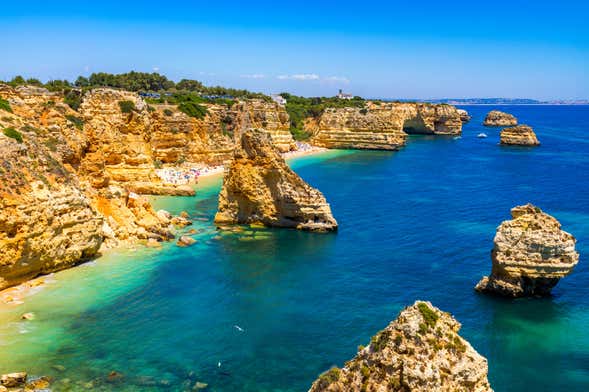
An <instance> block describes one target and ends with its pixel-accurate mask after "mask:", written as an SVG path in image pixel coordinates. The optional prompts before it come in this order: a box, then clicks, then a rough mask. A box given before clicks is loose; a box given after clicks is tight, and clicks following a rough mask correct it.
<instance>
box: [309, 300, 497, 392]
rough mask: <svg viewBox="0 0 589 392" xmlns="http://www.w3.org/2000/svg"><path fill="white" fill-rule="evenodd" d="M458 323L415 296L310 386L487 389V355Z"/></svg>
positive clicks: (315, 391) (314, 389)
mask: <svg viewBox="0 0 589 392" xmlns="http://www.w3.org/2000/svg"><path fill="white" fill-rule="evenodd" d="M459 330H460V323H459V322H458V321H456V320H455V319H454V318H453V317H452V316H451V315H450V314H449V313H446V312H442V311H441V310H440V309H438V308H436V307H434V306H433V305H432V304H431V303H429V302H423V301H417V302H415V303H414V304H413V305H412V306H409V307H407V308H405V309H404V310H403V311H401V313H400V314H399V316H398V317H397V319H396V320H394V321H393V322H391V323H390V324H389V325H388V326H387V327H386V328H385V329H383V330H382V331H380V332H379V333H378V334H376V335H375V336H373V337H372V339H371V340H370V344H369V345H368V346H367V347H364V348H363V347H361V348H360V349H359V351H358V354H357V355H356V356H355V357H354V358H353V359H352V360H351V361H348V362H346V366H345V367H344V368H342V369H339V368H337V367H333V368H331V369H330V370H328V371H327V372H325V373H323V374H322V375H321V376H319V378H318V379H317V380H316V381H315V382H314V383H313V385H312V386H311V389H310V392H320V391H333V392H335V391H393V392H396V391H399V392H400V391H412V392H421V391H423V392H426V391H428V392H430V391H453V392H458V391H464V392H466V391H469V392H470V391H476V392H489V391H492V389H491V386H490V385H489V381H488V379H487V372H488V366H487V360H486V359H485V358H484V357H483V356H481V355H480V354H479V353H477V352H476V351H475V349H474V348H473V347H472V346H471V345H470V344H469V343H468V342H467V341H466V340H464V339H463V338H462V337H461V336H460V335H458V331H459Z"/></svg>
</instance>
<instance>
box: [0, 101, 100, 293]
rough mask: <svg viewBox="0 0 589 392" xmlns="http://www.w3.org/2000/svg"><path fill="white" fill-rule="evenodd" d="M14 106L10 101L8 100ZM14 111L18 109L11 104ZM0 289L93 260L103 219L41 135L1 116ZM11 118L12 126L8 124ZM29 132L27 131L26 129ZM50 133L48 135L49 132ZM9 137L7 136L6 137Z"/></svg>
mask: <svg viewBox="0 0 589 392" xmlns="http://www.w3.org/2000/svg"><path fill="white" fill-rule="evenodd" d="M12 102H14V101H12ZM13 106H14V108H15V112H18V110H17V107H18V105H17V104H16V103H15V104H14V105H13ZM0 116H2V118H3V120H2V122H1V123H0V126H1V127H2V128H3V129H6V127H7V126H8V124H7V122H8V123H10V125H11V126H10V128H9V129H12V130H13V131H14V132H6V134H5V133H4V132H2V133H0V178H1V181H0V249H2V252H1V253H0V289H3V288H6V287H9V286H12V285H15V284H18V283H21V282H23V281H25V280H28V279H31V278H34V277H35V276H37V275H40V274H46V273H49V272H53V271H58V270H61V269H64V268H68V267H71V266H72V265H75V264H77V263H80V262H82V261H84V260H88V259H90V258H92V257H94V256H95V255H96V254H97V252H98V250H99V248H100V246H101V244H102V234H101V228H102V225H103V218H102V217H101V216H100V215H99V214H97V213H96V211H95V210H93V209H92V208H91V206H90V200H89V199H88V198H87V197H86V196H85V195H84V193H83V192H82V191H81V189H80V187H79V184H78V182H77V179H76V176H75V174H73V173H71V172H69V171H68V170H67V169H66V168H65V167H64V165H63V164H62V163H61V161H60V154H59V152H58V151H57V149H56V148H55V151H52V150H51V149H53V147H54V146H55V145H54V144H53V143H51V144H49V146H46V145H45V144H46V141H47V140H51V139H45V140H43V139H42V137H40V136H38V135H37V132H41V130H39V129H37V130H36V131H35V130H33V127H32V126H30V125H29V126H28V127H29V128H30V129H31V130H29V131H26V130H22V129H23V128H19V129H21V130H17V129H16V128H15V126H16V124H17V123H18V122H21V121H22V119H18V120H17V119H16V116H7V115H5V113H4V112H1V111H0ZM8 119H14V120H13V121H7V120H8ZM24 129H27V127H24ZM47 132H49V131H47ZM7 135H10V136H7Z"/></svg>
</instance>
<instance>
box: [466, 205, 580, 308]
mask: <svg viewBox="0 0 589 392" xmlns="http://www.w3.org/2000/svg"><path fill="white" fill-rule="evenodd" d="M511 217H512V219H511V220H508V221H505V222H503V223H501V225H500V226H499V227H498V228H497V234H496V235H495V240H494V242H495V246H494V247H493V250H492V252H491V259H492V261H493V267H492V271H491V275H490V276H488V277H487V276H485V277H483V279H481V281H480V282H479V283H478V284H477V285H476V290H477V291H481V292H489V293H494V294H499V295H503V296H506V297H525V296H546V295H549V294H550V290H551V289H552V288H553V287H554V286H555V285H556V284H557V283H558V281H559V280H560V279H561V278H562V277H564V276H566V275H568V274H570V273H571V272H572V270H573V268H574V267H575V265H577V263H578V262H579V254H578V253H577V252H576V251H575V243H576V240H575V237H573V236H572V235H571V234H569V233H567V232H566V231H563V230H561V228H560V223H559V222H558V221H557V220H556V219H555V218H554V217H552V216H550V215H548V214H546V213H544V212H542V210H541V209H540V208H538V207H535V206H533V205H531V204H526V205H525V206H518V207H514V208H512V209H511Z"/></svg>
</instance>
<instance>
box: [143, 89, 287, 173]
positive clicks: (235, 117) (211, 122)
mask: <svg viewBox="0 0 589 392" xmlns="http://www.w3.org/2000/svg"><path fill="white" fill-rule="evenodd" d="M203 106H205V107H206V109H207V114H206V115H205V116H204V117H203V118H202V119H196V118H192V117H189V116H187V115H186V114H184V113H182V112H181V111H179V110H178V108H177V107H176V106H175V105H163V104H162V105H153V107H154V108H155V109H156V110H155V111H154V112H152V114H151V117H152V122H153V126H152V133H151V139H150V144H151V148H152V150H153V155H154V158H155V160H156V161H159V162H161V163H163V164H177V163H179V162H182V163H184V162H186V163H204V164H210V165H220V164H222V163H223V162H225V161H228V160H230V159H231V155H232V153H233V146H234V144H235V140H239V137H240V135H241V133H242V132H243V131H244V130H248V129H259V130H263V131H265V132H267V133H268V134H269V135H270V137H271V138H272V142H273V144H274V145H275V146H276V147H277V148H278V149H279V150H280V151H282V152H285V151H290V150H292V149H293V148H294V140H293V138H292V135H291V133H290V131H289V128H290V121H289V117H288V113H287V112H286V110H285V109H284V108H283V107H282V106H279V105H277V104H275V103H273V102H266V101H263V100H260V99H252V100H247V101H238V102H235V103H234V104H233V105H231V106H228V105H218V104H203Z"/></svg>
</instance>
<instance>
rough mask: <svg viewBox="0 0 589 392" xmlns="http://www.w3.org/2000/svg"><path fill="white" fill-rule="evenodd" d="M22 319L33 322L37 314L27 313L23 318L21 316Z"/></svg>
mask: <svg viewBox="0 0 589 392" xmlns="http://www.w3.org/2000/svg"><path fill="white" fill-rule="evenodd" d="M20 318H21V319H22V320H28V321H31V320H34V319H35V313H33V312H29V313H25V314H23V315H22V316H20Z"/></svg>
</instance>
